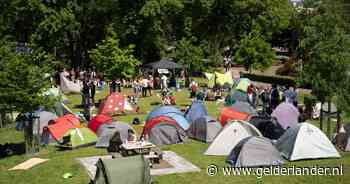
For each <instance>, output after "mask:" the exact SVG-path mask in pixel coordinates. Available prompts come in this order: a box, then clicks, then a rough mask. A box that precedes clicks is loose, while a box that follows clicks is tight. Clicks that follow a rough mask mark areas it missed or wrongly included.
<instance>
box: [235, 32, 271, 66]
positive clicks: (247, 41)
mask: <svg viewBox="0 0 350 184" xmlns="http://www.w3.org/2000/svg"><path fill="white" fill-rule="evenodd" d="M274 58H275V53H274V52H273V50H272V48H271V45H270V44H269V43H267V42H266V41H265V40H264V39H263V38H262V37H261V36H260V35H258V34H249V35H248V36H246V37H244V38H243V39H242V40H241V41H240V43H239V47H238V49H237V51H236V53H235V60H236V62H237V63H238V64H242V65H243V66H244V67H245V69H246V70H249V71H251V70H252V69H258V70H264V69H266V68H268V67H270V66H271V65H272V62H273V60H274Z"/></svg>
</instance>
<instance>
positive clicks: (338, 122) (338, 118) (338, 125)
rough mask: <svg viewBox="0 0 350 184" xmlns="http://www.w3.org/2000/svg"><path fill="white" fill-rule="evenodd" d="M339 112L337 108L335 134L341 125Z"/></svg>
mask: <svg viewBox="0 0 350 184" xmlns="http://www.w3.org/2000/svg"><path fill="white" fill-rule="evenodd" d="M340 113H341V112H340V111H339V110H337V129H336V130H337V132H336V133H337V134H338V133H339V131H340V127H341V126H340V125H341V117H340Z"/></svg>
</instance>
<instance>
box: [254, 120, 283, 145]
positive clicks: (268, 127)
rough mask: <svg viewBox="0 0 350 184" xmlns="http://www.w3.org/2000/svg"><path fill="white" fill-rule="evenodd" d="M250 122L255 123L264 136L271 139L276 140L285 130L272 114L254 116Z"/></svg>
mask: <svg viewBox="0 0 350 184" xmlns="http://www.w3.org/2000/svg"><path fill="white" fill-rule="evenodd" d="M249 123H251V124H252V125H254V126H255V127H256V128H257V129H258V130H259V131H260V132H261V133H262V135H263V136H264V137H267V138H269V139H273V140H276V139H278V138H280V137H281V136H282V135H283V133H284V132H285V130H284V129H283V128H282V127H281V125H280V124H278V122H277V120H276V119H275V118H272V117H270V116H252V117H251V118H250V120H249Z"/></svg>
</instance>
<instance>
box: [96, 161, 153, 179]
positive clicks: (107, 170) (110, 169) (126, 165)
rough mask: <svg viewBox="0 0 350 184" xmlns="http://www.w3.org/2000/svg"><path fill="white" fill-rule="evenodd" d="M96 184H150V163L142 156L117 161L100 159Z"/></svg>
mask: <svg viewBox="0 0 350 184" xmlns="http://www.w3.org/2000/svg"><path fill="white" fill-rule="evenodd" d="M96 166H97V170H96V175H95V179H94V183H95V184H150V183H151V180H152V179H151V171H150V166H149V161H148V160H147V159H145V158H144V157H143V156H142V155H137V156H131V157H121V158H116V159H108V160H104V159H100V160H99V161H98V162H97V164H96Z"/></svg>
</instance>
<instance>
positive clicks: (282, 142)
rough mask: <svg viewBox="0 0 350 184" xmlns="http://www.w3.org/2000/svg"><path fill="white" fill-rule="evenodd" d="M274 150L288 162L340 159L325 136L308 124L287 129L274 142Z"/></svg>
mask: <svg viewBox="0 0 350 184" xmlns="http://www.w3.org/2000/svg"><path fill="white" fill-rule="evenodd" d="M276 148H277V149H278V150H279V151H280V152H281V155H282V156H283V157H285V158H286V159H288V160H290V161H294V160H304V159H316V158H339V157H340V155H339V153H338V151H337V150H336V149H335V147H334V146H333V144H332V143H331V141H330V140H329V139H328V138H327V136H326V135H325V134H324V133H323V132H322V131H321V130H320V129H318V128H317V127H316V126H314V125H312V124H309V123H300V124H298V125H297V126H294V127H291V128H288V129H287V131H286V132H285V133H284V134H283V135H282V137H280V138H279V139H278V141H277V142H276Z"/></svg>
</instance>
